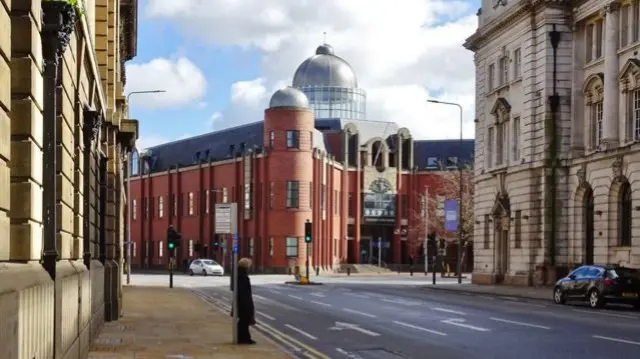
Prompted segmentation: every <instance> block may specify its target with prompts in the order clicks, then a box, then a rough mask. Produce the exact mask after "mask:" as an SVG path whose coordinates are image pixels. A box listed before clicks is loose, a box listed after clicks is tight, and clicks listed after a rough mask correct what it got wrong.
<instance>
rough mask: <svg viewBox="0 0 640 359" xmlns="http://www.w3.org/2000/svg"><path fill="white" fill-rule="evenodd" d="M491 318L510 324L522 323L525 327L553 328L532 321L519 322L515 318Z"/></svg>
mask: <svg viewBox="0 0 640 359" xmlns="http://www.w3.org/2000/svg"><path fill="white" fill-rule="evenodd" d="M489 319H491V320H493V321H496V322H502V323H509V324H515V325H522V326H523V327H530V328H538V329H547V330H549V329H551V327H547V326H544V325H538V324H531V323H525V322H517V321H514V320H508V319H500V318H493V317H491V318H489Z"/></svg>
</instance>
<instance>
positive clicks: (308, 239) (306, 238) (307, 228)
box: [304, 221, 312, 243]
mask: <svg viewBox="0 0 640 359" xmlns="http://www.w3.org/2000/svg"><path fill="white" fill-rule="evenodd" d="M311 229H312V227H311V222H309V221H307V222H306V223H305V224H304V241H305V243H311Z"/></svg>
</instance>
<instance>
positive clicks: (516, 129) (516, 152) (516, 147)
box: [511, 117, 520, 161]
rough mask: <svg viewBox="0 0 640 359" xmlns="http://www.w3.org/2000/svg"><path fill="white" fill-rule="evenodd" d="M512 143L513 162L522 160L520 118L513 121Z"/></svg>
mask: <svg viewBox="0 0 640 359" xmlns="http://www.w3.org/2000/svg"><path fill="white" fill-rule="evenodd" d="M511 142H512V144H511V147H512V148H513V160H514V161H517V160H519V159H520V117H516V118H514V119H513V141H511Z"/></svg>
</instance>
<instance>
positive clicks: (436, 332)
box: [393, 320, 447, 336]
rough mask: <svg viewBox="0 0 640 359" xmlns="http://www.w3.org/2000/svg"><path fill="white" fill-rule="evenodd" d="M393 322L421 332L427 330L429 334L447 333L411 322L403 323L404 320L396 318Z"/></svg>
mask: <svg viewBox="0 0 640 359" xmlns="http://www.w3.org/2000/svg"><path fill="white" fill-rule="evenodd" d="M393 323H395V324H398V325H402V326H403V327H407V328H411V329H416V330H422V331H423V332H427V333H431V334H435V335H442V336H446V335H447V333H443V332H439V331H437V330H432V329H427V328H423V327H419V326H417V325H413V324H409V323H405V322H399V321H397V320H396V321H394V322H393Z"/></svg>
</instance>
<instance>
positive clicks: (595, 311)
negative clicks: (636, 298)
mask: <svg viewBox="0 0 640 359" xmlns="http://www.w3.org/2000/svg"><path fill="white" fill-rule="evenodd" d="M573 311H574V312H578V313H588V314H598V315H606V316H608V317H616V318H628V319H640V318H639V317H636V316H635V315H626V314H617V313H606V312H601V311H597V310H584V309H573Z"/></svg>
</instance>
